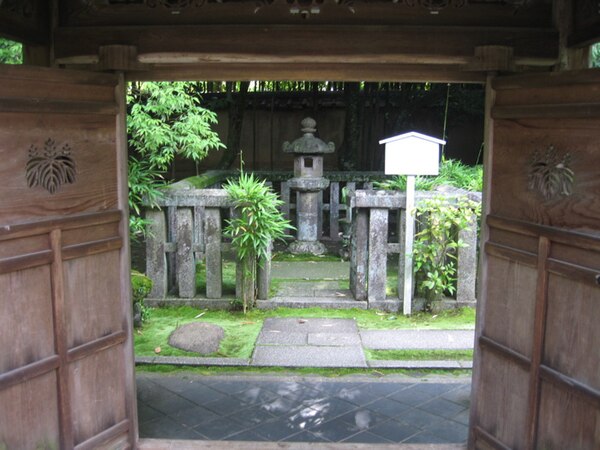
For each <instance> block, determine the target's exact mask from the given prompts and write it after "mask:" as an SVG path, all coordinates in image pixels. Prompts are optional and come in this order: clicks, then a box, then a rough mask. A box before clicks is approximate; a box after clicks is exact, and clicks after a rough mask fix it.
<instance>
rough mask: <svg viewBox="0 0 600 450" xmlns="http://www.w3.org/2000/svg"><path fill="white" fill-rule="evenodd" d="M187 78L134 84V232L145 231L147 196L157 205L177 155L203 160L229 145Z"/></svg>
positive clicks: (131, 174)
mask: <svg viewBox="0 0 600 450" xmlns="http://www.w3.org/2000/svg"><path fill="white" fill-rule="evenodd" d="M190 86H191V85H190V83H186V82H144V83H134V84H131V85H130V86H129V91H128V95H127V103H128V109H129V114H128V118H127V132H128V135H129V150H130V160H129V192H130V196H129V207H130V209H131V211H132V212H133V213H135V214H132V220H131V222H130V229H131V232H132V235H134V236H135V235H140V234H143V233H144V231H145V221H144V220H143V219H140V218H139V216H140V210H141V206H142V201H143V199H146V201H147V202H148V203H149V204H150V205H156V202H157V200H158V198H159V197H160V191H159V189H160V188H161V187H163V186H164V184H165V182H164V179H163V174H164V172H165V171H166V170H167V169H168V168H169V166H170V165H171V163H172V162H173V160H174V159H175V156H178V157H181V158H185V159H191V160H193V161H196V162H198V161H200V160H201V159H203V158H204V157H206V155H207V154H208V152H209V151H211V150H217V149H219V148H223V147H224V145H223V144H222V143H221V141H220V140H219V136H218V134H217V133H216V132H215V131H214V130H213V129H212V126H213V125H215V124H216V123H217V117H216V114H215V113H214V112H212V111H209V110H208V109H206V108H203V107H202V106H200V98H199V96H198V95H197V94H195V93H194V92H192V90H191V87H190Z"/></svg>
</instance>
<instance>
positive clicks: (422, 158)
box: [379, 131, 446, 315]
mask: <svg viewBox="0 0 600 450" xmlns="http://www.w3.org/2000/svg"><path fill="white" fill-rule="evenodd" d="M379 143H380V144H385V174H386V175H406V176H407V177H406V214H405V218H406V224H405V228H404V230H405V231H404V284H403V286H404V287H403V290H404V292H403V313H404V314H405V315H410V314H411V313H412V299H413V257H412V255H413V242H414V235H415V176H417V175H437V174H439V171H440V145H446V141H443V140H441V139H436V138H433V137H431V136H426V135H424V134H420V133H416V132H414V131H412V132H410V133H405V134H401V135H399V136H393V137H390V138H387V139H384V140H381V141H379ZM398 294H400V292H398Z"/></svg>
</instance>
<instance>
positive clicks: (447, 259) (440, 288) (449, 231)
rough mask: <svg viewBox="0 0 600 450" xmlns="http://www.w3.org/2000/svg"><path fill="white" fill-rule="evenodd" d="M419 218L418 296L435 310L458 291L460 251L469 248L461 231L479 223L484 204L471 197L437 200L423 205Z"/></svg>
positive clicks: (418, 210) (415, 249) (415, 252)
mask: <svg viewBox="0 0 600 450" xmlns="http://www.w3.org/2000/svg"><path fill="white" fill-rule="evenodd" d="M415 215H416V220H417V229H418V230H420V231H418V232H417V233H416V234H415V242H414V247H413V261H414V271H415V274H416V281H417V294H418V295H420V296H422V297H425V299H426V300H427V301H428V305H429V306H430V307H431V302H434V301H436V300H440V299H441V297H442V296H443V295H444V294H445V293H449V294H454V292H455V291H456V271H457V266H456V260H457V250H458V248H460V247H465V246H466V245H467V244H465V243H464V242H462V241H461V240H460V239H458V232H459V231H460V230H463V229H465V228H467V227H468V226H470V225H473V224H474V223H475V221H476V220H477V219H478V217H479V216H480V215H481V205H480V204H479V203H476V202H473V201H471V200H469V199H467V198H459V199H457V200H456V201H449V200H447V199H445V198H443V197H436V198H433V199H429V200H424V201H422V202H420V203H419V205H418V206H417V208H416V214H415Z"/></svg>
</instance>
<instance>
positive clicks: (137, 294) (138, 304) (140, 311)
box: [131, 270, 153, 327]
mask: <svg viewBox="0 0 600 450" xmlns="http://www.w3.org/2000/svg"><path fill="white" fill-rule="evenodd" d="M152 284H153V283H152V280H151V279H150V278H148V277H147V276H146V275H144V274H143V273H140V272H138V271H136V270H132V271H131V302H132V304H133V316H134V325H135V326H136V327H138V326H141V324H142V323H143V322H144V321H145V320H146V319H147V318H148V315H149V312H150V310H149V308H147V307H146V305H144V300H145V299H146V297H148V295H149V294H150V291H151V290H152Z"/></svg>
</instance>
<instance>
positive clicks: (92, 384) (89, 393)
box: [69, 350, 128, 448]
mask: <svg viewBox="0 0 600 450" xmlns="http://www.w3.org/2000/svg"><path fill="white" fill-rule="evenodd" d="M123 371H124V367H123V358H122V357H121V355H119V354H118V353H117V352H114V351H109V350H108V351H106V350H105V351H100V352H97V353H95V354H94V355H92V356H90V357H87V358H82V359H79V360H77V361H74V362H73V363H72V364H70V366H69V381H70V386H69V390H70V395H71V404H72V405H73V437H74V442H75V445H78V444H81V443H83V442H85V441H87V440H88V439H91V438H93V437H94V436H97V435H99V434H100V433H102V432H103V431H105V430H109V429H111V428H113V429H118V428H120V429H121V433H119V434H122V432H123V431H126V430H127V428H128V424H127V414H126V405H125V401H126V398H125V396H123V392H124V390H125V385H124V381H123V377H122V375H121V374H122V373H123ZM90 405H93V407H90ZM91 448H94V447H91Z"/></svg>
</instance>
